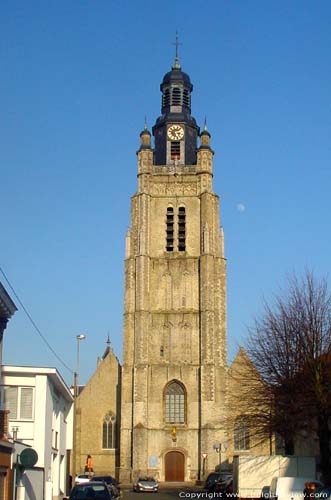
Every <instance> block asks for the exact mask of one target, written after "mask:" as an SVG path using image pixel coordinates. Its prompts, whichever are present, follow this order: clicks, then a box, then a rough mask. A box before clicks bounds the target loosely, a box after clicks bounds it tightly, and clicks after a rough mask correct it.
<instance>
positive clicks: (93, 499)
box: [69, 481, 115, 500]
mask: <svg viewBox="0 0 331 500" xmlns="http://www.w3.org/2000/svg"><path fill="white" fill-rule="evenodd" d="M114 498H115V495H114V494H113V492H112V491H111V489H110V488H109V487H108V485H107V484H106V483H104V482H103V481H90V482H88V483H83V484H76V486H74V487H73V489H72V490H71V493H70V496H69V500H113V499H114Z"/></svg>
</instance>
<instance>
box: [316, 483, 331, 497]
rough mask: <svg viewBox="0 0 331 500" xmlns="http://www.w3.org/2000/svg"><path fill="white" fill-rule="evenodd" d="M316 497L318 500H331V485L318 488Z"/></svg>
mask: <svg viewBox="0 0 331 500" xmlns="http://www.w3.org/2000/svg"><path fill="white" fill-rule="evenodd" d="M315 498H316V499H318V500H331V487H330V486H328V487H327V488H318V489H317V490H316V493H315Z"/></svg>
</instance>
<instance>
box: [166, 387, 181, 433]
mask: <svg viewBox="0 0 331 500" xmlns="http://www.w3.org/2000/svg"><path fill="white" fill-rule="evenodd" d="M164 396H165V421H166V423H167V424H184V423H185V403H186V401H185V400H186V397H185V396H186V395H185V389H184V387H183V386H182V384H180V383H179V382H176V381H175V380H174V381H173V382H170V383H169V384H168V385H167V387H166V389H165V392H164Z"/></svg>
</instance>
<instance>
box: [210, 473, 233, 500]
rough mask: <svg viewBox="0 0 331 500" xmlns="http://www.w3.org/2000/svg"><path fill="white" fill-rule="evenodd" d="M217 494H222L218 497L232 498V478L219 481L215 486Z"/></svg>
mask: <svg viewBox="0 0 331 500" xmlns="http://www.w3.org/2000/svg"><path fill="white" fill-rule="evenodd" d="M213 491H214V492H215V493H220V495H217V496H218V497H223V498H227V497H228V496H229V497H231V498H232V493H233V480H232V477H228V478H224V477H222V478H221V479H219V480H218V481H217V482H216V483H215V486H214V490H213Z"/></svg>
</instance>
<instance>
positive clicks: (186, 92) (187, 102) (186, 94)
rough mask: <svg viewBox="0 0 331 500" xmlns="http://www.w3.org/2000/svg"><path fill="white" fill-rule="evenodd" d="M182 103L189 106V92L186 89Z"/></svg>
mask: <svg viewBox="0 0 331 500" xmlns="http://www.w3.org/2000/svg"><path fill="white" fill-rule="evenodd" d="M183 104H184V106H186V107H187V108H189V107H190V104H191V103H190V93H189V91H188V90H187V89H184V93H183Z"/></svg>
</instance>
